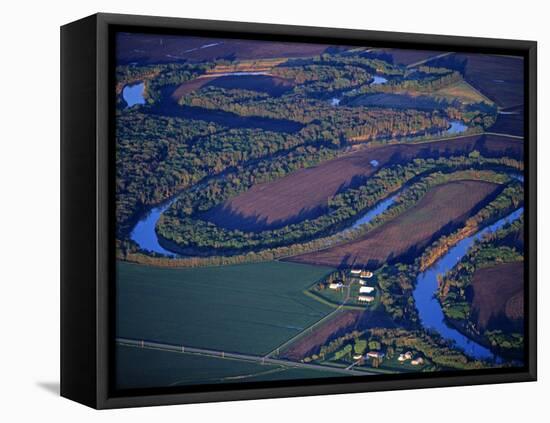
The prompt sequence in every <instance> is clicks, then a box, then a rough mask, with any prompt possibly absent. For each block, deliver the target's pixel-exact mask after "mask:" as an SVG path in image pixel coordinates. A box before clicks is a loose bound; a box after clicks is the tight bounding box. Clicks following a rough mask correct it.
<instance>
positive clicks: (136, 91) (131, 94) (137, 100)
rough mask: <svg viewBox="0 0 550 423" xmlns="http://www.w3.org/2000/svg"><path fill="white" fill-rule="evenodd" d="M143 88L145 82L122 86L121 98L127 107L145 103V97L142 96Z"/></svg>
mask: <svg viewBox="0 0 550 423" xmlns="http://www.w3.org/2000/svg"><path fill="white" fill-rule="evenodd" d="M144 89H145V84H144V83H143V82H139V83H137V84H131V85H126V86H125V87H124V88H123V90H122V98H123V99H124V101H125V102H126V104H127V105H128V107H132V106H134V105H136V104H145V99H144V98H143V90H144Z"/></svg>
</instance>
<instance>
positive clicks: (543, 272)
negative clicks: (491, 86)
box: [0, 0, 550, 423]
mask: <svg viewBox="0 0 550 423" xmlns="http://www.w3.org/2000/svg"><path fill="white" fill-rule="evenodd" d="M309 3H310V4H309V5H308V2H306V1H302V2H300V1H298V0H276V1H270V2H267V1H258V0H256V1H246V0H225V1H224V0H188V1H178V2H174V1H172V2H171V1H165V0H148V1H143V0H118V1H116V2H115V1H112V0H110V1H107V0H95V1H86V0H83V1H70V2H69V1H66V2H61V1H59V2H55V1H35V2H32V1H26V0H12V1H6V2H4V3H3V7H2V23H1V25H0V31H1V32H2V36H1V37H0V43H1V49H0V54H1V55H0V63H1V64H0V72H1V78H0V108H1V111H2V113H1V124H0V128H1V131H0V187H1V190H0V195H1V198H2V203H1V207H0V222H2V223H1V224H2V226H1V228H2V230H1V231H0V250H1V251H0V252H1V254H0V257H1V259H0V313H1V314H0V357H1V359H0V420H2V421H5V422H19V421H46V422H48V421H54V419H60V421H75V422H76V421H78V422H88V421H96V420H98V419H101V420H103V421H117V422H134V423H136V422H141V421H148V422H151V421H153V420H155V421H169V420H172V421H173V420H174V419H181V420H182V421H188V422H194V421H200V422H211V421H212V422H215V421H220V422H221V421H223V422H232V421H239V422H258V421H262V422H278V423H281V422H293V421H301V422H305V421H308V422H341V421H369V420H370V421H376V422H386V421H393V422H397V421H407V422H416V421H422V422H431V421H434V422H436V421H437V422H440V421H445V422H446V423H452V422H461V423H463V422H466V421H470V420H471V421H490V422H508V421H515V422H518V421H520V422H521V421H529V420H532V421H541V419H542V415H543V411H544V410H548V394H547V393H546V395H544V391H545V389H546V390H547V392H550V383H549V382H548V377H549V376H550V375H549V370H548V368H549V367H548V365H547V363H546V362H545V360H546V359H547V356H548V352H549V348H548V343H549V339H550V337H549V336H544V334H543V333H542V331H543V330H544V329H548V324H549V315H550V312H549V308H550V301H549V300H548V296H547V295H548V292H549V290H548V289H547V287H546V286H545V285H546V280H547V279H548V276H550V275H549V270H548V267H547V266H546V265H547V264H548V260H550V256H549V254H550V247H547V246H546V244H545V242H544V241H545V240H548V239H550V228H549V226H548V224H547V223H546V221H545V220H544V219H543V217H544V216H548V215H549V213H550V199H549V198H548V185H546V184H550V166H548V165H547V163H548V160H549V159H550V151H549V149H550V147H549V140H548V136H549V131H548V126H547V125H548V121H547V120H546V119H548V114H549V113H550V106H549V104H548V88H549V86H548V82H547V81H548V80H547V76H548V73H549V72H550V63H549V61H550V53H549V49H550V47H549V44H550V30H549V28H548V25H549V23H548V19H547V18H548V14H547V12H546V11H545V10H544V9H545V7H544V2H542V1H529V0H524V1H521V2H518V1H517V0H514V1H508V0H499V1H494V0H493V1H485V2H484V1H479V0H475V1H472V0H462V1H460V2H450V1H449V2H445V1H441V0H434V1H426V0H416V1H408V0H392V1H378V2H374V1H351V0H332V1H322V0H316V1H315V2H309ZM98 11H103V12H118V13H135V14H151V15H160V16H163V15H164V16H174V17H188V18H206V19H223V20H240V21H256V22H268V23H284V24H297V25H314V26H328V27H345V28H358V29H373V30H391V31H407V32H425V33H436V34H448V35H466V36H468V35H470V36H482V37H500V38H518V39H531V40H537V41H538V42H539V157H540V158H539V166H540V169H539V181H540V182H539V183H540V185H539V186H540V189H539V217H540V219H539V248H540V249H539V263H540V266H539V293H540V295H539V357H540V364H539V366H540V367H539V371H540V373H539V382H536V383H524V384H509V385H493V386H478V387H461V388H445V389H431V390H417V391H404V392H384V393H371V394H354V395H337V396H327V397H309V398H293V399H278V400H261V401H246V402H235V403H222V404H206V405H187V406H171V407H155V408H147V409H130V410H117V411H108V412H105V411H103V412H96V411H92V410H90V409H87V408H85V407H83V406H81V405H77V404H76V403H72V402H70V401H68V400H65V399H62V398H60V397H58V396H57V393H56V392H57V390H58V383H59V376H58V375H59V364H58V363H59V359H58V356H59V347H58V345H59V333H58V332H59V320H58V319H59V311H58V310H59V26H60V25H62V24H65V23H67V22H70V21H72V20H76V19H78V18H81V17H84V16H87V15H89V14H92V13H95V12H98ZM545 12H546V13H545ZM545 354H546V357H545ZM545 414H546V413H545ZM537 416H540V417H538V418H537ZM474 419H475V420H474Z"/></svg>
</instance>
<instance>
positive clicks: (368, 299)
mask: <svg viewBox="0 0 550 423" xmlns="http://www.w3.org/2000/svg"><path fill="white" fill-rule="evenodd" d="M357 300H358V301H361V302H362V303H372V302H373V301H374V297H371V296H370V295H359V296H358V297H357Z"/></svg>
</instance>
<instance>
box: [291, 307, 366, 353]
mask: <svg viewBox="0 0 550 423" xmlns="http://www.w3.org/2000/svg"><path fill="white" fill-rule="evenodd" d="M360 316H361V312H360V311H355V310H349V311H348V310H346V311H344V312H342V313H339V314H338V315H336V316H335V317H334V318H331V319H330V321H328V322H327V323H325V324H323V325H322V326H321V327H319V328H318V329H316V330H314V331H313V332H312V333H311V334H309V335H307V336H305V337H303V338H302V339H300V340H298V341H296V342H295V343H294V344H292V345H291V347H290V348H289V349H288V350H287V351H285V352H284V354H283V358H287V359H289V360H301V359H302V358H304V357H306V356H307V355H308V354H310V353H311V352H312V351H315V350H316V349H318V348H319V347H320V346H321V345H324V344H326V343H327V342H328V341H329V340H330V339H332V338H334V337H336V336H338V334H339V333H342V332H346V331H349V330H351V329H352V328H353V327H354V326H355V325H356V323H357V321H358V320H359V317H360Z"/></svg>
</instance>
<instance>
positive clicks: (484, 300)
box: [472, 262, 523, 329]
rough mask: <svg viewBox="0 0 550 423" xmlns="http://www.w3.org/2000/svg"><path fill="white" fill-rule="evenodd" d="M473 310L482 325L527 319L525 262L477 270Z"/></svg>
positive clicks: (504, 325) (474, 279) (498, 324)
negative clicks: (524, 282) (524, 284)
mask: <svg viewBox="0 0 550 423" xmlns="http://www.w3.org/2000/svg"><path fill="white" fill-rule="evenodd" d="M472 286H473V301H472V311H473V314H474V315H475V316H476V323H477V325H478V327H480V328H483V329H493V328H496V327H498V328H502V327H506V326H509V325H510V323H511V322H515V323H516V325H517V324H518V321H519V325H520V326H521V322H522V321H523V262H513V263H503V264H498V265H496V266H491V267H485V268H482V269H479V270H476V272H475V273H474V277H473V280H472Z"/></svg>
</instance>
